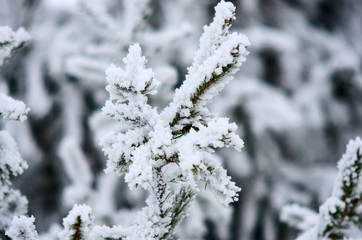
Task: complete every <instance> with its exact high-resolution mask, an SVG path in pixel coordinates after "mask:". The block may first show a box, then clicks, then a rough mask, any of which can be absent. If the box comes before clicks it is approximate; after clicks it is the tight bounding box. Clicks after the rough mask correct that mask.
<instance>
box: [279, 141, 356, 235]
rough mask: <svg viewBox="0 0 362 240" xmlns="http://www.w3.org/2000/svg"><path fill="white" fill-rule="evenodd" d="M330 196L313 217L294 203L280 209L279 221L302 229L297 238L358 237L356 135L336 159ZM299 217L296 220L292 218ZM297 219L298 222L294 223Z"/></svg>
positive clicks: (310, 212) (309, 212) (311, 212)
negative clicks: (335, 172) (336, 167)
mask: <svg viewBox="0 0 362 240" xmlns="http://www.w3.org/2000/svg"><path fill="white" fill-rule="evenodd" d="M338 169H339V172H338V175H337V179H336V182H335V184H334V187H333V192H332V195H331V196H330V197H329V198H328V199H327V200H326V201H325V202H324V203H323V204H322V205H321V206H320V208H319V215H318V216H317V215H316V213H314V212H313V211H311V210H308V209H303V208H301V207H297V206H295V205H292V206H287V207H285V208H284V209H283V212H282V216H281V217H282V220H283V221H286V222H288V223H289V224H290V225H291V226H293V227H297V228H299V229H300V230H304V231H305V232H304V233H303V234H302V235H300V236H299V237H298V240H307V239H308V240H313V239H316V240H317V239H344V238H347V237H352V238H361V237H362V232H361V231H360V230H361V228H362V212H361V210H360V207H361V202H362V140H361V139H360V138H356V139H355V140H351V141H350V142H349V143H348V145H347V150H346V152H345V153H344V154H343V156H342V158H341V160H340V161H339V162H338ZM296 219H299V220H296ZM297 221H299V222H297Z"/></svg>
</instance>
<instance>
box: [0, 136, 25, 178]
mask: <svg viewBox="0 0 362 240" xmlns="http://www.w3.org/2000/svg"><path fill="white" fill-rule="evenodd" d="M26 168H28V164H27V163H26V162H25V161H24V160H23V158H22V157H21V155H20V153H19V148H18V145H17V144H16V142H15V141H14V139H13V138H12V136H11V135H10V134H9V133H8V132H7V131H0V169H1V171H2V177H1V179H3V178H4V175H5V176H6V179H8V178H9V175H10V171H11V173H12V174H13V175H14V176H17V175H19V174H22V173H23V172H24V169H26Z"/></svg>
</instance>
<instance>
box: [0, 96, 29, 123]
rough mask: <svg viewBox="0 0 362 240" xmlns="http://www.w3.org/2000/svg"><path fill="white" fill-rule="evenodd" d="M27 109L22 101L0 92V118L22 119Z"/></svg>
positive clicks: (24, 118) (24, 117)
mask: <svg viewBox="0 0 362 240" xmlns="http://www.w3.org/2000/svg"><path fill="white" fill-rule="evenodd" d="M29 111H30V109H29V108H27V107H26V106H25V104H24V103H23V102H22V101H19V100H15V99H13V98H11V97H9V96H6V95H5V94H4V93H0V118H3V119H8V120H19V121H24V120H26V115H27V114H28V112H29Z"/></svg>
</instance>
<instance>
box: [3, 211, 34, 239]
mask: <svg viewBox="0 0 362 240" xmlns="http://www.w3.org/2000/svg"><path fill="white" fill-rule="evenodd" d="M34 221H35V218H34V217H33V216H31V217H26V216H20V217H14V218H13V220H12V222H11V227H10V229H9V230H7V231H6V235H7V236H9V237H10V238H11V239H13V240H36V239H38V233H37V232H36V230H35V226H34Z"/></svg>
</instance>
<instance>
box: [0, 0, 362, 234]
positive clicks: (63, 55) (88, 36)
mask: <svg viewBox="0 0 362 240" xmlns="http://www.w3.org/2000/svg"><path fill="white" fill-rule="evenodd" d="M217 2H218V1H216V0H215V1H214V0H212V1H209V0H150V1H145V0H143V1H142V0H135V1H127V0H124V1H121V0H103V1H101V0H97V1H80V0H79V1H76V0H73V1H72V0H67V1H61V0H59V1H55V0H52V1H50V0H47V1H46V0H44V1H40V0H24V1H22V0H15V1H14V0H1V1H0V26H3V25H8V26H10V27H11V28H12V29H14V30H16V29H18V28H20V27H24V28H25V29H26V30H27V31H28V32H29V34H30V35H31V37H32V39H31V40H29V41H27V43H26V45H25V47H24V48H22V49H20V50H18V51H17V52H16V54H15V55H14V56H12V57H11V58H10V59H8V60H7V61H6V63H5V64H4V65H3V66H2V68H1V71H0V79H1V81H0V89H1V92H6V93H8V94H9V95H10V96H13V97H14V98H16V99H20V100H22V101H24V102H25V104H26V105H27V106H28V107H30V109H31V111H30V112H29V114H28V120H27V121H25V122H21V123H19V122H11V121H7V122H4V121H2V122H1V123H0V124H1V126H2V129H6V130H8V131H9V132H10V133H11V134H12V135H13V137H14V138H15V140H16V141H17V143H18V145H19V148H20V152H21V154H22V156H23V158H24V159H25V160H26V161H27V162H28V165H29V168H28V170H27V171H25V173H24V174H23V175H22V176H20V177H17V178H14V179H13V180H12V181H13V183H14V186H15V187H16V188H18V189H20V190H21V192H22V194H24V195H25V196H26V197H27V198H28V201H29V213H30V215H34V216H35V217H36V222H35V223H36V226H37V229H38V231H39V232H46V231H50V232H51V231H52V230H51V229H52V228H53V229H54V231H57V225H56V223H61V220H62V218H63V217H64V216H66V214H67V212H68V211H69V210H70V209H71V207H72V206H73V204H74V203H87V204H89V205H90V206H92V208H93V214H94V215H95V216H96V221H97V222H98V223H101V224H108V225H113V224H119V223H127V222H128V221H129V219H130V218H132V216H133V215H132V214H133V213H134V212H135V211H137V210H139V209H140V208H142V207H143V206H144V201H145V198H146V195H145V193H144V192H143V191H142V190H135V191H130V190H129V189H128V187H127V184H125V183H124V180H123V179H122V178H119V177H118V178H117V177H115V176H111V175H105V174H104V172H103V169H104V168H105V157H104V155H103V153H102V152H101V149H100V146H99V144H98V142H99V139H100V137H101V136H103V135H104V134H105V132H107V131H109V129H114V128H115V126H116V125H115V123H114V122H112V121H111V120H108V119H107V118H105V117H104V116H102V115H101V114H100V109H101V108H102V106H103V105H104V102H105V101H106V100H107V98H108V93H107V92H106V90H105V86H106V81H105V77H104V71H105V69H106V68H107V67H108V66H109V65H110V64H111V63H116V64H117V65H119V64H122V62H121V60H122V58H124V57H125V56H126V54H127V50H128V47H129V45H131V44H132V43H134V42H139V43H140V45H141V46H142V48H143V52H144V55H145V56H146V57H147V59H149V63H148V66H150V67H151V68H152V69H153V70H154V72H155V74H156V75H157V76H158V79H159V80H160V81H161V82H162V84H163V88H162V89H161V93H162V94H161V95H160V96H159V97H158V98H153V99H152V101H153V103H155V104H156V105H157V106H159V109H162V108H163V107H165V106H166V104H167V103H168V102H169V100H170V99H172V96H173V89H175V87H178V86H179V85H180V83H181V82H182V81H183V79H184V76H185V73H186V68H187V67H188V66H189V65H190V64H191V63H192V58H193V55H194V52H195V51H196V50H197V48H198V39H199V38H200V35H201V33H202V27H203V26H204V25H205V24H208V23H210V22H211V20H212V18H213V16H214V6H215V5H216V4H217ZM232 2H233V3H234V5H235V6H236V20H235V21H234V22H233V28H232V30H233V31H237V32H241V33H243V34H245V35H246V36H247V37H248V38H249V41H250V42H251V46H250V47H249V48H248V49H249V51H250V55H249V56H248V59H247V61H246V62H245V63H244V64H243V66H242V67H241V69H240V71H239V72H238V73H237V75H236V76H235V80H233V81H232V82H231V83H230V84H229V85H228V86H227V87H226V89H225V90H224V91H223V92H222V93H221V94H220V95H219V96H218V97H217V98H216V99H215V100H214V101H213V103H212V104H210V108H211V109H212V111H213V112H218V113H219V114H220V115H221V116H227V117H230V119H231V121H232V122H236V123H237V125H238V126H239V128H238V134H239V135H240V136H241V138H242V139H243V140H244V142H245V147H244V149H243V150H242V152H241V153H239V152H236V151H231V150H229V149H223V150H220V154H221V156H222V158H223V163H224V166H225V167H226V169H227V170H228V173H229V175H231V176H232V179H233V180H234V181H236V183H237V186H239V187H241V188H242V191H241V192H240V194H239V201H238V202H236V203H233V204H232V205H231V206H230V207H223V206H221V205H219V204H218V203H217V202H216V201H215V200H213V196H211V195H209V194H208V192H206V191H205V192H202V193H201V194H200V196H199V197H198V198H199V199H198V201H197V202H195V204H194V205H193V206H192V207H191V213H190V216H189V217H188V218H186V219H185V220H184V221H183V222H182V223H181V226H179V228H178V229H177V230H176V233H177V236H178V237H180V238H182V239H255V240H258V239H266V240H267V239H268V240H269V239H270V240H273V239H278V240H283V239H294V238H295V237H296V235H297V232H296V231H295V230H294V229H292V228H290V227H288V226H287V225H286V224H285V223H283V222H281V220H280V213H281V209H282V207H283V206H285V205H287V204H289V203H300V204H301V205H303V206H309V207H310V208H312V209H314V210H318V207H319V206H320V204H321V203H323V202H324V201H325V199H326V198H327V197H328V196H329V195H330V192H331V190H332V187H333V183H334V180H335V178H336V174H337V168H336V162H337V161H338V160H339V159H340V157H341V156H342V153H343V152H344V151H345V145H346V144H347V142H348V140H349V139H351V138H355V137H356V136H361V135H362V2H361V1H357V0H344V1H342V0H336V1H330V0H316V1H308V0H295V1H293V0H239V1H238V0H236V1H232ZM51 223H53V224H52V225H51ZM49 229H50V230H49Z"/></svg>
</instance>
